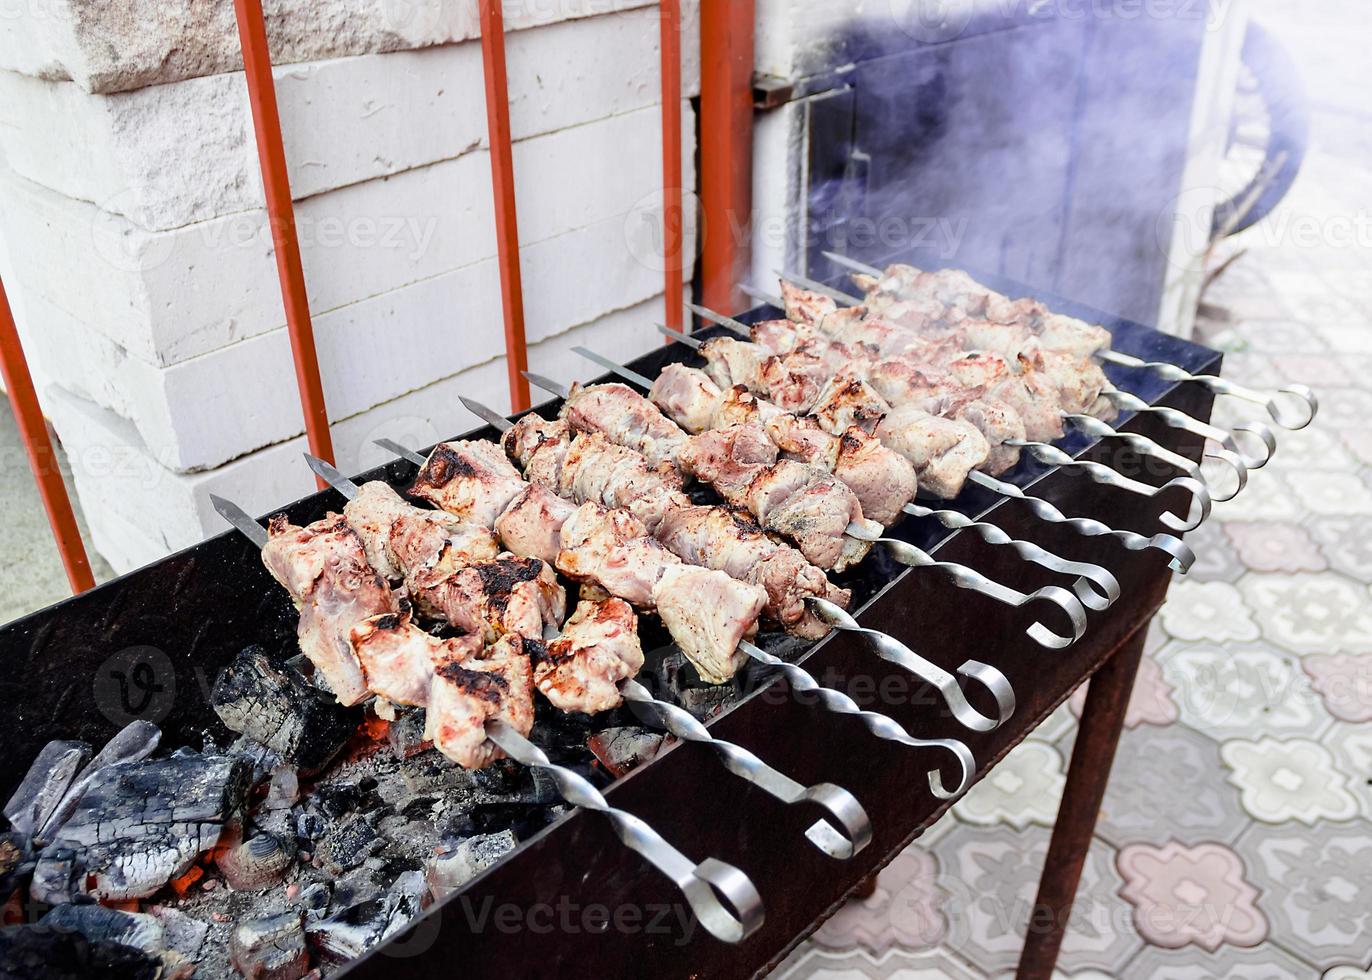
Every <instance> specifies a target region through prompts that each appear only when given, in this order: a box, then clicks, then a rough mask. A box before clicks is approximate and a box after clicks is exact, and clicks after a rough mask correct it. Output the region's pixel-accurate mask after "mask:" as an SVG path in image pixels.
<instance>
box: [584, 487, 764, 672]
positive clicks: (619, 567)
mask: <svg viewBox="0 0 1372 980" xmlns="http://www.w3.org/2000/svg"><path fill="white" fill-rule="evenodd" d="M557 564H558V568H559V569H560V570H561V571H562V572H563V573H564V574H566V575H570V576H571V577H573V578H577V579H582V580H589V581H592V582H595V583H596V584H598V585H600V586H601V587H602V588H604V589H605V590H606V591H607V592H609V593H611V594H612V595H616V596H619V597H620V598H623V599H625V600H627V601H629V602H631V603H633V604H634V605H636V606H638V607H639V608H641V609H646V610H656V611H657V612H658V614H659V615H660V616H661V617H662V621H663V623H664V624H666V626H667V629H668V630H669V631H670V632H671V634H672V638H673V639H674V640H676V642H677V645H678V646H680V647H681V649H682V651H683V652H684V653H685V654H686V656H687V657H688V658H689V659H690V660H691V662H692V663H693V664H695V665H696V668H697V670H699V671H700V674H701V676H702V677H704V678H705V679H706V680H708V681H710V682H711V683H721V682H722V681H724V680H727V679H728V678H730V677H732V676H733V674H734V672H736V671H737V669H738V666H739V664H741V663H742V660H741V659H739V658H740V657H741V656H743V655H742V654H739V653H738V652H737V650H736V647H737V646H738V642H739V640H741V639H742V638H743V637H745V636H748V635H751V634H752V632H753V631H754V630H755V628H756V623H757V617H758V615H759V614H760V613H761V612H762V608H763V606H764V605H765V603H766V601H767V594H766V593H765V592H764V591H763V590H762V589H761V588H759V587H757V586H753V585H749V584H748V583H746V582H739V581H735V580H734V579H731V578H730V577H729V576H728V575H725V574H723V573H722V572H717V571H714V570H712V569H708V568H694V567H688V566H685V565H683V564H682V562H681V559H680V558H678V557H677V556H676V555H674V554H672V553H671V552H670V551H668V550H667V549H666V548H665V547H663V545H662V544H661V543H660V542H659V541H657V540H655V539H654V538H652V537H650V536H649V535H648V533H647V528H646V527H644V525H643V523H642V522H641V521H639V520H638V519H636V518H635V517H634V516H633V515H632V514H629V513H628V512H627V511H623V510H608V509H606V508H605V507H603V506H601V505H600V504H597V503H594V502H591V503H586V504H583V505H582V506H581V507H580V508H578V509H577V511H576V513H574V514H573V515H572V516H571V517H570V518H568V520H567V522H566V523H565V524H564V525H563V527H562V551H561V553H560V554H559V555H558V560H557Z"/></svg>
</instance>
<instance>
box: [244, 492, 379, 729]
mask: <svg viewBox="0 0 1372 980" xmlns="http://www.w3.org/2000/svg"><path fill="white" fill-rule="evenodd" d="M267 536H268V537H267V544H266V545H265V546H264V547H263V549H262V561H263V563H264V564H265V565H266V566H267V570H268V571H270V572H271V573H272V576H273V577H274V578H275V579H276V580H277V581H278V582H280V583H281V584H282V585H283V586H284V587H285V588H286V591H288V592H289V593H290V594H291V598H292V599H293V600H295V604H296V607H297V608H298V609H299V610H300V625H299V627H298V636H299V639H300V650H301V652H303V653H304V654H305V656H306V657H307V658H309V661H310V663H312V664H313V665H314V667H315V670H317V671H318V672H319V675H320V676H321V677H322V678H323V681H324V683H325V684H326V685H328V688H329V690H330V691H332V692H333V693H334V696H335V697H337V698H338V700H339V701H340V702H341V703H343V704H345V705H353V704H357V703H358V702H359V701H362V700H363V699H364V698H366V696H367V686H366V683H365V682H364V680H363V677H362V668H361V666H360V665H359V664H358V662H357V658H356V657H355V656H353V652H352V647H351V645H350V644H349V643H348V632H349V630H351V629H352V627H353V625H354V624H355V623H360V622H361V621H362V620H364V619H367V618H369V617H371V616H377V615H380V614H382V613H398V612H399V611H400V607H399V605H398V603H397V601H396V598H395V596H394V595H393V594H392V592H391V590H390V589H389V588H387V587H386V583H385V582H384V581H383V580H382V578H381V576H380V575H379V574H377V571H376V569H374V568H372V566H371V565H370V564H369V563H368V562H367V555H366V552H365V550H364V549H363V547H362V540H361V538H359V537H358V536H357V532H355V531H354V530H353V529H352V528H351V527H349V526H348V522H347V521H346V520H344V519H343V518H342V517H340V516H339V515H338V514H330V515H329V516H328V517H326V518H324V519H323V520H320V521H315V522H314V523H313V524H311V525H309V526H308V527H296V526H295V525H294V524H291V523H290V521H289V520H287V519H286V516H285V515H284V514H277V515H276V516H275V517H273V518H272V519H271V521H270V522H269V523H268V525H267Z"/></svg>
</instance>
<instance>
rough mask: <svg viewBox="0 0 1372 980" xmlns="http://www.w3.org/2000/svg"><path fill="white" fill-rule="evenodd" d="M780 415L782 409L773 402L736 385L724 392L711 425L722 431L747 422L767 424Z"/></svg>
mask: <svg viewBox="0 0 1372 980" xmlns="http://www.w3.org/2000/svg"><path fill="white" fill-rule="evenodd" d="M780 414H782V412H781V409H779V408H777V407H776V406H775V405H773V404H772V403H771V402H769V401H765V400H763V399H761V398H758V397H757V395H754V394H753V393H752V392H751V391H749V390H748V389H747V388H745V387H743V385H734V386H733V387H732V388H730V389H728V390H727V391H725V392H723V395H722V397H721V398H720V401H719V405H718V406H717V407H716V409H715V417H714V419H713V420H711V423H710V425H711V428H716V429H722V428H725V427H726V426H730V425H740V424H742V423H745V422H766V421H767V420H768V419H771V418H774V417H775V416H777V415H780ZM702 431H703V430H702Z"/></svg>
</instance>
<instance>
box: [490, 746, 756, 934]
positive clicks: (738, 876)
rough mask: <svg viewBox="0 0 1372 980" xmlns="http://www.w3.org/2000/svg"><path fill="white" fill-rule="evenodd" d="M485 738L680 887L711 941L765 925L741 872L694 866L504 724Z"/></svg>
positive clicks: (710, 864) (711, 863) (708, 862)
mask: <svg viewBox="0 0 1372 980" xmlns="http://www.w3.org/2000/svg"><path fill="white" fill-rule="evenodd" d="M486 736H487V737H488V738H489V739H490V740H491V741H492V742H494V743H495V744H496V745H499V746H500V747H501V748H502V749H504V750H505V754H506V755H508V756H509V757H510V758H512V759H514V760H515V761H517V762H522V763H523V764H524V765H526V766H530V767H534V768H538V769H542V770H544V771H545V772H547V773H548V775H549V776H551V777H552V780H553V783H554V785H556V786H557V791H558V793H559V794H560V795H561V796H562V798H563V799H564V800H566V801H567V802H568V803H572V804H574V805H576V806H579V807H584V808H585V809H587V810H595V811H596V812H598V813H603V814H604V815H605V818H606V819H607V820H609V821H610V825H611V826H612V827H613V828H614V831H615V836H617V837H618V838H619V839H620V840H621V841H623V843H624V846H625V847H627V848H629V849H630V850H631V851H635V852H636V853H638V854H639V855H641V856H642V857H643V858H644V859H645V860H646V861H647V862H648V863H649V864H651V865H652V866H653V867H655V868H657V869H658V870H659V871H661V872H662V873H663V874H665V875H666V876H667V877H668V878H671V879H672V881H674V882H675V883H676V886H677V887H678V888H680V889H681V891H682V894H684V895H685V896H686V901H687V903H689V904H690V906H691V910H692V911H693V912H695V914H696V918H697V919H698V920H700V924H701V925H703V926H704V927H705V928H706V930H707V931H708V932H709V933H710V935H712V936H714V937H715V938H716V939H720V940H723V941H724V942H726V943H737V942H740V941H741V940H743V939H744V938H746V937H747V936H749V935H751V934H752V933H754V932H756V931H757V929H758V928H759V927H760V926H761V925H762V921H763V909H762V897H761V896H760V895H758V893H757V889H756V888H754V887H753V883H752V882H751V881H749V880H748V876H747V875H745V874H744V873H743V872H742V871H740V870H739V869H738V868H735V867H734V866H733V865H731V864H725V863H724V862H723V861H719V860H717V859H715V858H706V859H705V860H704V861H701V862H700V863H699V864H695V863H694V862H692V861H691V859H690V858H688V857H686V855H684V854H682V853H681V852H680V851H678V850H677V849H676V848H675V847H673V846H672V845H671V844H669V843H667V841H665V840H664V839H663V838H662V836H661V835H660V834H659V833H658V832H657V831H655V830H654V829H653V828H652V827H650V826H648V824H646V823H645V822H644V821H643V820H642V819H640V818H639V817H636V816H634V815H633V814H632V813H629V812H627V811H625V810H620V809H617V808H615V807H612V806H610V804H609V802H608V801H607V800H606V799H605V797H604V796H603V795H602V794H601V792H600V790H598V789H596V788H595V786H593V785H592V784H591V783H590V781H589V780H587V779H585V778H583V777H582V776H581V775H579V774H578V773H576V772H574V771H572V770H571V769H567V768H565V767H564V766H558V765H554V764H553V763H552V762H551V761H550V760H549V759H548V756H547V755H546V754H544V752H543V750H542V749H540V748H539V747H538V746H537V745H535V744H534V743H533V742H530V741H529V740H528V739H527V738H525V737H524V736H523V735H521V734H519V733H518V732H517V731H515V730H514V729H513V728H511V727H509V726H508V725H506V724H505V723H504V722H503V721H501V720H499V719H495V720H493V721H490V722H488V723H487V725H486Z"/></svg>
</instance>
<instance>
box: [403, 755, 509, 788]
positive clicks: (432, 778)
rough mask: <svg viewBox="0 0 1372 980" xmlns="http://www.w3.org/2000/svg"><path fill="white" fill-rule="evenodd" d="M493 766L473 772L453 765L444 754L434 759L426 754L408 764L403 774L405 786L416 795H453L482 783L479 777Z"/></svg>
mask: <svg viewBox="0 0 1372 980" xmlns="http://www.w3.org/2000/svg"><path fill="white" fill-rule="evenodd" d="M491 768H494V767H491ZM491 768H488V769H481V770H478V771H477V772H473V771H471V770H470V769H463V768H462V767H461V766H455V765H453V764H452V763H451V762H449V761H448V760H447V759H444V758H443V757H442V756H435V757H434V758H432V759H430V758H429V757H427V756H426V757H424V758H423V759H417V760H416V761H415V762H413V763H412V764H410V765H408V766H406V767H405V771H404V773H403V774H402V775H403V778H404V780H405V788H406V789H407V790H409V791H410V793H412V794H414V795H415V796H451V795H453V794H455V793H461V792H466V791H470V790H471V789H472V788H473V787H475V786H477V785H480V784H479V783H477V781H476V780H477V778H478V777H479V776H480V774H481V773H485V772H490V771H491Z"/></svg>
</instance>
